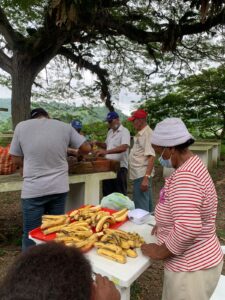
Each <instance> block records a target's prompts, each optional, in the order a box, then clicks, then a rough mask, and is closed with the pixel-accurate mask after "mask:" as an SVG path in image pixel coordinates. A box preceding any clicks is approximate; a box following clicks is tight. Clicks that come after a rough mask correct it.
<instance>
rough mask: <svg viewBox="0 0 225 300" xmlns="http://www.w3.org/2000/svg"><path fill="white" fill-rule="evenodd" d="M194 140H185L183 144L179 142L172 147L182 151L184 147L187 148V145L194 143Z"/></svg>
mask: <svg viewBox="0 0 225 300" xmlns="http://www.w3.org/2000/svg"><path fill="white" fill-rule="evenodd" d="M194 142H195V140H194V139H192V138H191V139H189V140H187V141H186V142H185V143H183V144H180V145H177V146H174V148H175V149H176V150H178V151H183V150H185V149H186V148H188V147H189V146H191V145H192V144H194Z"/></svg>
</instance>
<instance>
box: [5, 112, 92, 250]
mask: <svg viewBox="0 0 225 300" xmlns="http://www.w3.org/2000/svg"><path fill="white" fill-rule="evenodd" d="M69 146H71V147H73V148H78V149H79V152H80V153H81V154H86V153H88V152H89V151H90V150H91V147H90V145H89V144H88V143H87V142H86V140H85V138H84V137H83V136H82V135H80V134H79V133H77V132H76V130H74V129H73V127H72V126H71V125H69V124H65V123H63V122H61V121H58V120H53V119H50V118H49V115H48V113H47V112H46V111H45V110H44V109H42V108H36V109H33V110H32V111H31V119H30V120H27V121H23V122H20V123H19V124H18V125H17V126H16V129H15V132H14V135H13V139H12V143H11V147H10V154H11V155H12V158H13V161H14V163H15V164H16V165H17V166H20V167H23V187H22V194H21V199H22V211H23V241H22V249H23V250H25V249H26V248H28V247H29V246H32V245H34V242H33V241H32V240H30V239H29V238H28V234H29V231H31V230H32V229H34V228H36V227H38V226H40V225H41V218H42V215H44V214H51V215H57V214H64V209H65V201H66V196H67V192H68V191H69V179H68V163H67V149H68V147H69Z"/></svg>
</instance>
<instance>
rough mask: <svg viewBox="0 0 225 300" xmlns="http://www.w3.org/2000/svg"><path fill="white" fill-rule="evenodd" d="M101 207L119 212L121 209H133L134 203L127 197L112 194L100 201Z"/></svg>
mask: <svg viewBox="0 0 225 300" xmlns="http://www.w3.org/2000/svg"><path fill="white" fill-rule="evenodd" d="M101 206H102V207H107V208H110V209H115V210H120V209H123V208H128V209H130V210H131V209H134V208H135V207H134V202H133V201H131V200H130V198H129V197H127V196H124V195H123V194H120V193H112V194H110V195H108V196H105V197H103V198H102V200H101Z"/></svg>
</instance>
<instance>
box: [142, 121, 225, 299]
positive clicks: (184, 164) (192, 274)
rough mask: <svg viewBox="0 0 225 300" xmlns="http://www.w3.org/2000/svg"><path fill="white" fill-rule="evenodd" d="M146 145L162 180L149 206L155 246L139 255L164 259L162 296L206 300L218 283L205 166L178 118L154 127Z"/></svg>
mask: <svg viewBox="0 0 225 300" xmlns="http://www.w3.org/2000/svg"><path fill="white" fill-rule="evenodd" d="M151 142H152V146H153V148H154V150H155V152H156V153H157V154H159V155H160V158H159V161H160V163H161V164H162V165H163V166H164V167H170V168H174V169H175V171H174V172H173V173H172V175H171V176H170V177H169V178H167V179H166V181H165V186H164V188H163V189H162V190H161V192H160V199H159V202H158V204H157V206H156V209H155V218H156V226H155V227H154V228H153V232H152V234H156V235H157V239H158V243H157V244H145V245H143V246H142V252H143V254H145V255H147V256H149V257H150V258H152V259H156V260H164V283H163V295H162V299H163V300H209V299H210V297H211V295H212V294H213V291H214V289H215V288H216V285H217V283H218V280H219V277H220V273H221V270H222V266H223V253H222V250H221V247H220V243H219V241H218V238H217V236H216V230H215V219H216V212H217V194H216V190H215V186H214V183H213V181H212V178H211V177H210V175H209V172H208V170H207V168H206V167H205V166H204V164H203V163H202V161H201V160H200V159H199V157H198V156H196V155H194V154H193V153H192V152H191V151H190V150H189V149H188V146H190V145H191V144H192V143H194V139H193V137H192V136H191V134H190V133H189V132H188V130H187V128H186V126H185V124H184V123H183V122H182V120H181V119H178V118H167V119H165V120H163V121H162V122H160V123H158V124H157V125H156V128H155V130H154V131H153V136H152V141H151Z"/></svg>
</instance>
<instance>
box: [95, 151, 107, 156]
mask: <svg viewBox="0 0 225 300" xmlns="http://www.w3.org/2000/svg"><path fill="white" fill-rule="evenodd" d="M95 155H96V156H97V157H98V156H105V155H106V150H97V151H96V152H95Z"/></svg>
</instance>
